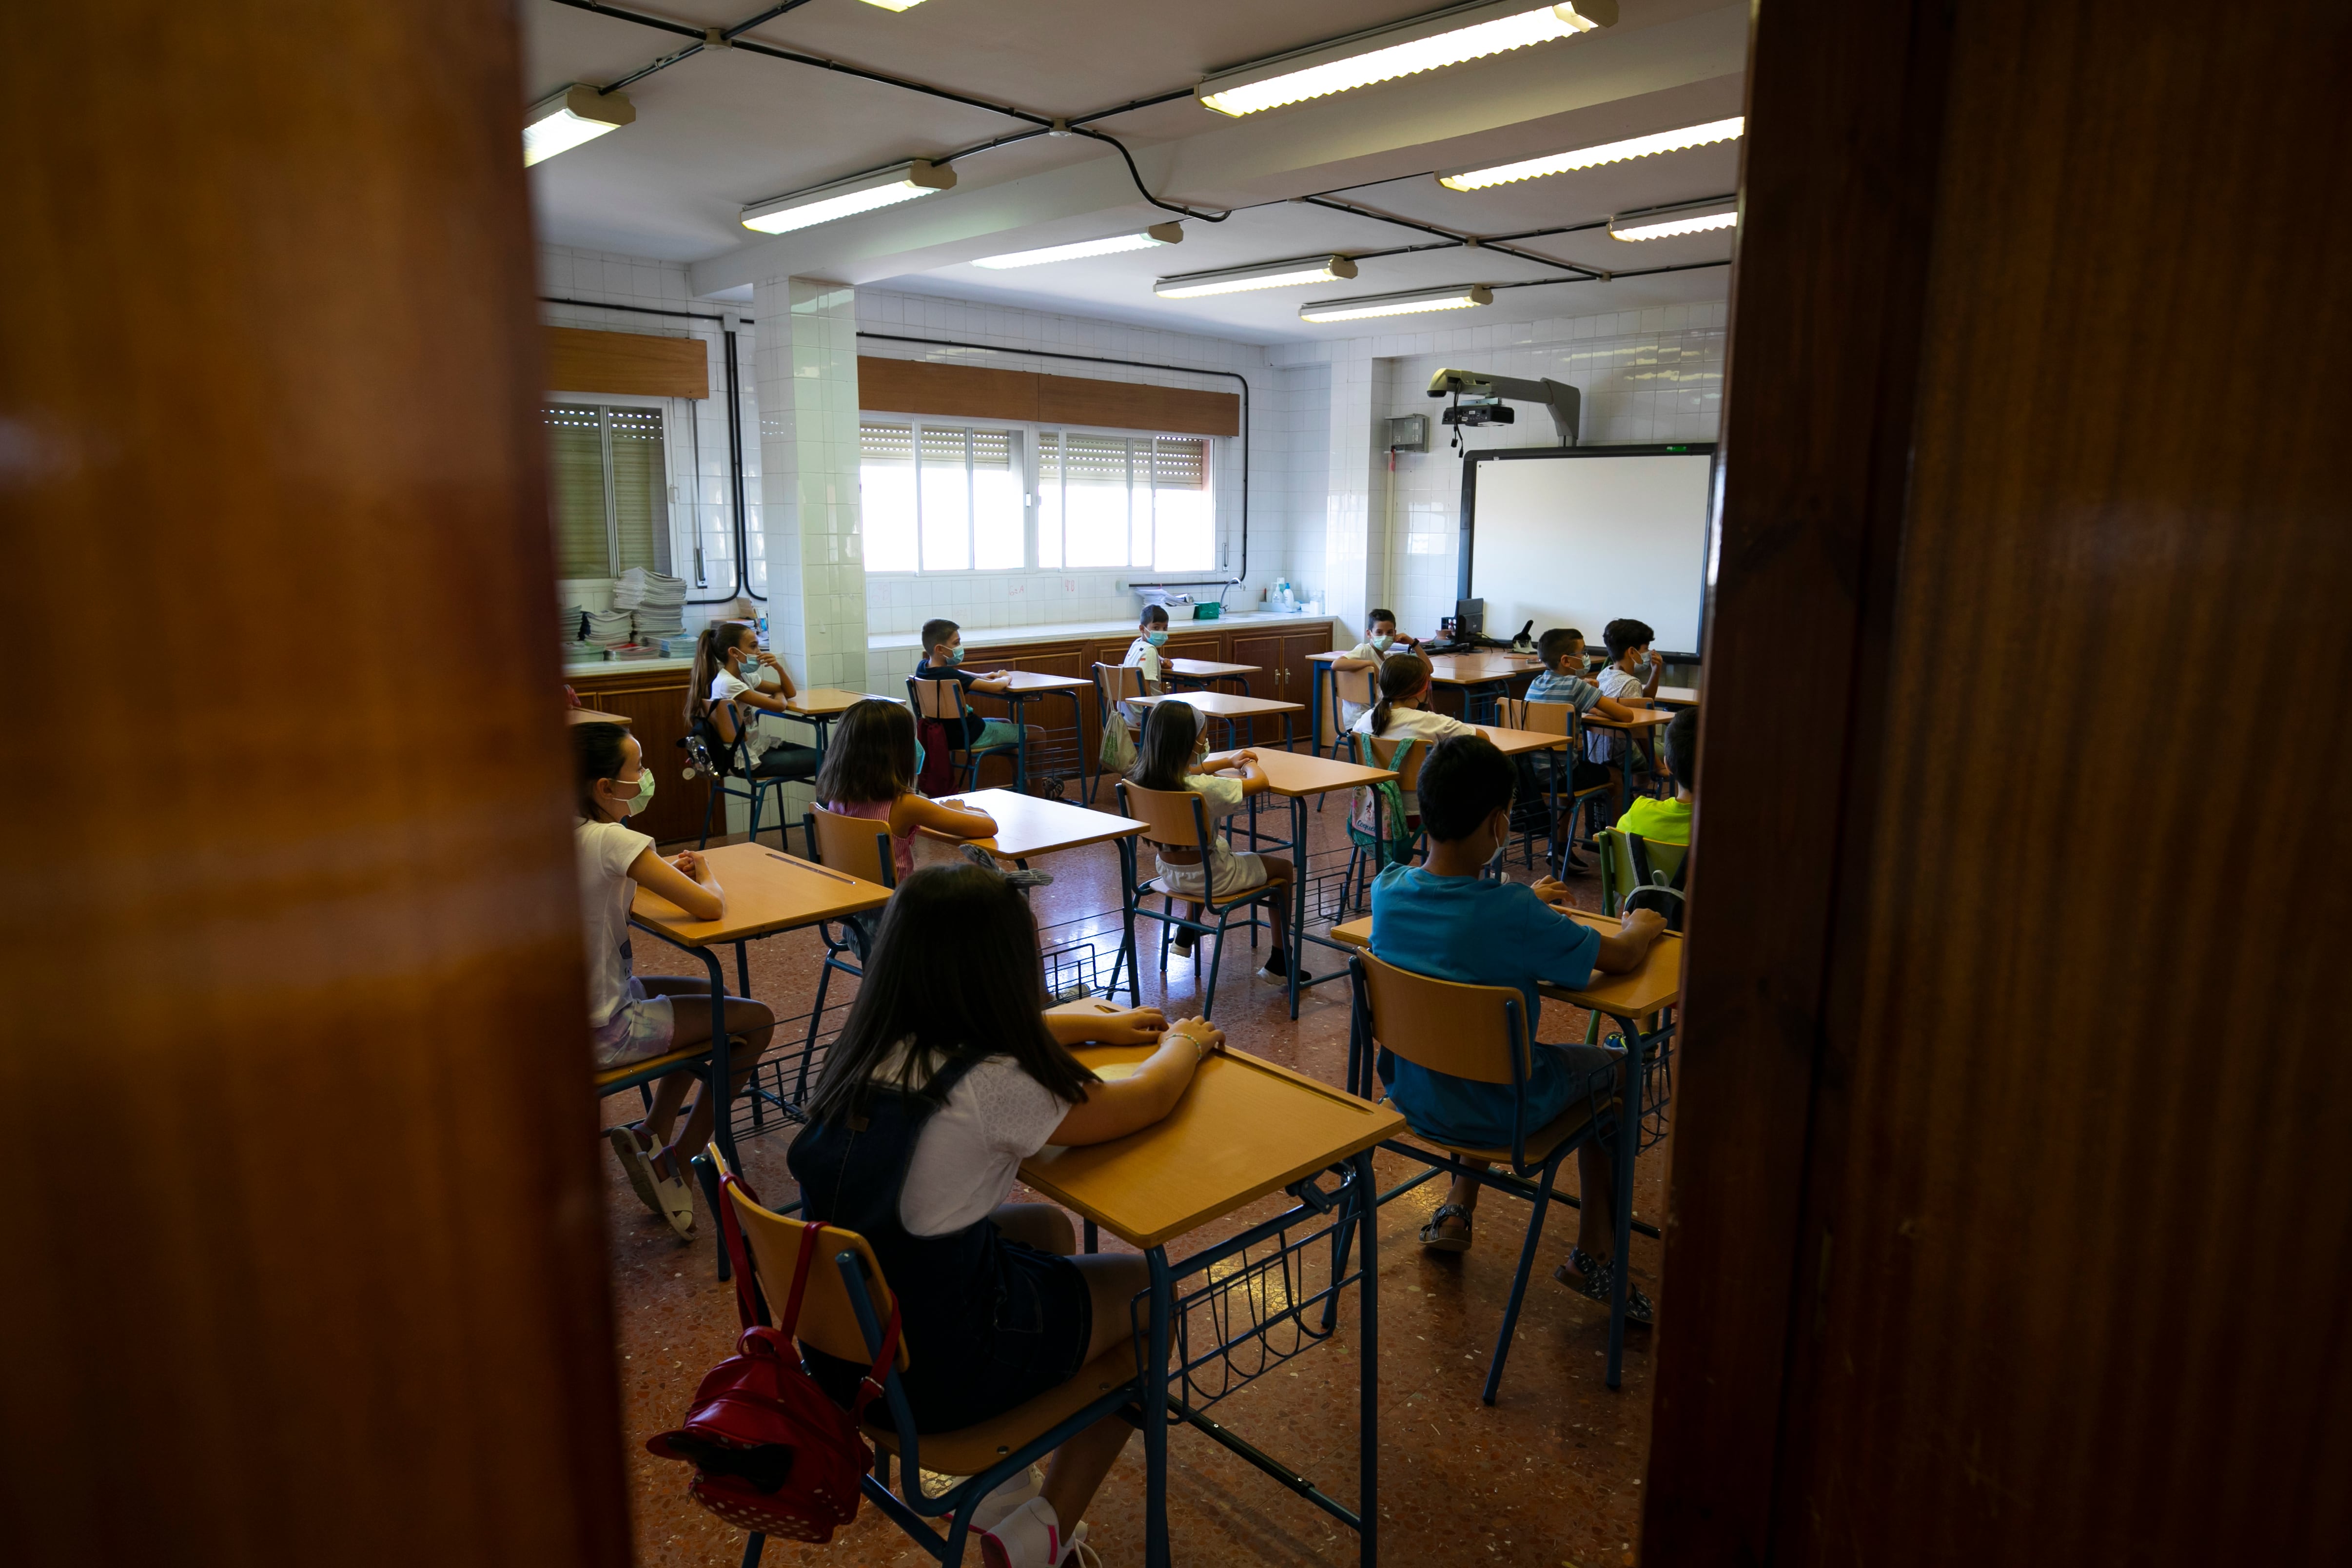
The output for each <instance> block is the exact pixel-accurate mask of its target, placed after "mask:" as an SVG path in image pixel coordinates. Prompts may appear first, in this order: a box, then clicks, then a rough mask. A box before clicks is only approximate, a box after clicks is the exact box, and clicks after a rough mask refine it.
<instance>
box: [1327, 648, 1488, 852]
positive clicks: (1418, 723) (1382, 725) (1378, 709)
mask: <svg viewBox="0 0 2352 1568" xmlns="http://www.w3.org/2000/svg"><path fill="white" fill-rule="evenodd" d="M1428 704H1429V661H1428V660H1427V659H1425V658H1422V657H1421V656H1420V655H1419V654H1417V653H1392V654H1391V655H1389V656H1388V658H1384V659H1382V660H1381V700H1379V701H1378V702H1375V703H1373V704H1372V706H1371V707H1370V709H1368V710H1366V711H1365V713H1364V716H1363V717H1362V718H1360V719H1359V720H1357V721H1356V726H1355V728H1356V733H1358V734H1362V735H1370V736H1371V737H1373V738H1374V739H1375V740H1381V741H1420V742H1424V744H1425V745H1430V746H1433V745H1435V744H1436V743H1437V742H1440V741H1442V740H1444V738H1445V737H1446V736H1448V735H1467V734H1472V733H1475V731H1473V730H1472V729H1471V727H1470V726H1469V725H1467V724H1465V723H1464V722H1463V721H1461V720H1459V719H1449V718H1447V717H1446V716H1445V715H1444V714H1443V713H1433V712H1431V711H1430V710H1429V706H1428ZM1404 809H1405V815H1406V816H1409V817H1411V818H1412V819H1413V820H1415V821H1418V820H1419V819H1420V816H1421V802H1420V800H1419V799H1418V798H1417V797H1416V796H1415V795H1414V793H1413V792H1412V790H1406V791H1405V792H1404Z"/></svg>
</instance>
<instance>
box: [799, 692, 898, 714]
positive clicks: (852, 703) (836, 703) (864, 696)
mask: <svg viewBox="0 0 2352 1568" xmlns="http://www.w3.org/2000/svg"><path fill="white" fill-rule="evenodd" d="M902 700H903V699H900V698H896V697H877V696H875V695H874V693H872V692H870V691H835V689H833V688H831V687H829V686H822V687H819V688H818V689H815V690H814V691H803V692H802V693H801V694H800V695H799V696H798V697H795V698H793V700H791V701H789V702H787V703H785V704H784V711H785V712H787V713H798V714H801V715H802V716H803V717H805V718H810V719H830V718H833V717H834V716H835V715H836V714H840V713H845V712H846V711H848V710H850V709H852V708H854V707H856V705H857V704H859V703H860V702H868V701H872V702H898V701H902Z"/></svg>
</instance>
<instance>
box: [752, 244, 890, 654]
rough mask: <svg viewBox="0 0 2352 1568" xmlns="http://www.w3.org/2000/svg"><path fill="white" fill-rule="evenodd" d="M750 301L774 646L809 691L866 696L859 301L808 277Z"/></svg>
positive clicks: (760, 288)
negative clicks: (755, 336)
mask: <svg viewBox="0 0 2352 1568" xmlns="http://www.w3.org/2000/svg"><path fill="white" fill-rule="evenodd" d="M751 293H752V317H753V320H754V321H755V322H756V324H757V326H758V329H759V355H758V360H757V366H758V381H759V387H760V465H761V509H760V510H761V514H762V517H761V525H762V528H763V530H764V531H765V534H766V537H767V545H768V622H769V636H770V641H771V642H772V645H773V647H774V648H775V650H776V654H777V657H778V658H782V659H783V660H785V662H786V664H787V666H788V667H789V668H791V670H792V672H793V679H795V680H797V681H798V682H799V683H800V684H801V685H802V687H803V688H812V687H821V686H824V687H837V688H840V689H845V690H849V691H861V690H864V689H866V685H867V684H868V683H867V679H866V562H865V550H864V540H863V537H862V535H861V532H860V529H859V524H858V514H857V456H858V453H857V318H856V294H855V292H854V291H853V290H852V289H851V288H850V287H849V285H847V284H845V283H826V282H821V281H818V280H816V279H808V278H772V279H765V280H763V281H761V282H757V283H755V284H754V285H753V286H752V290H751Z"/></svg>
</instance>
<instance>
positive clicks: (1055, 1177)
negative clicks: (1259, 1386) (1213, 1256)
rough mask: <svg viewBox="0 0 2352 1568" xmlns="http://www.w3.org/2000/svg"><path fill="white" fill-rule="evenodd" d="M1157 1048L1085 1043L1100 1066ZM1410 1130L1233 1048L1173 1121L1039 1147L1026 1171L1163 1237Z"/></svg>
mask: <svg viewBox="0 0 2352 1568" xmlns="http://www.w3.org/2000/svg"><path fill="white" fill-rule="evenodd" d="M1151 1050H1152V1047H1150V1046H1089V1047H1081V1048H1080V1049H1079V1050H1078V1051H1076V1053H1075V1054H1076V1057H1077V1058H1078V1059H1079V1060H1080V1061H1082V1062H1084V1063H1086V1064H1087V1066H1088V1067H1090V1068H1096V1069H1097V1070H1099V1069H1101V1068H1106V1067H1109V1066H1112V1065H1114V1064H1118V1063H1127V1062H1139V1061H1141V1060H1143V1059H1144V1058H1146V1057H1149V1056H1150V1054H1151ZM1402 1131H1404V1118H1403V1116H1402V1115H1401V1114H1400V1113H1398V1112H1397V1111H1395V1110H1391V1109H1389V1108H1388V1107H1385V1106H1379V1105H1374V1104H1372V1103H1371V1102H1370V1101H1369V1100H1358V1099H1357V1098H1356V1097H1355V1096H1354V1095H1351V1094H1346V1093H1343V1092H1341V1091H1340V1090H1339V1089H1333V1088H1332V1087H1331V1086H1330V1085H1328V1084H1326V1083H1318V1082H1317V1081H1316V1080H1315V1079H1311V1078H1307V1077H1306V1076H1305V1075H1303V1074H1300V1073H1295V1072H1292V1071H1291V1070H1290V1069H1289V1068H1280V1067H1276V1066H1275V1064H1274V1063H1272V1062H1269V1061H1265V1060H1263V1059H1261V1058H1257V1057H1254V1056H1251V1055H1250V1054H1249V1053H1247V1052H1246V1051H1234V1050H1228V1051H1223V1052H1220V1053H1218V1054H1216V1055H1214V1056H1212V1057H1210V1058H1208V1060H1206V1061H1204V1062H1202V1064H1201V1070H1200V1071H1199V1072H1198V1073H1197V1074H1195V1075H1194V1077H1193V1079H1192V1085H1191V1086H1190V1087H1189V1088H1187V1089H1185V1091H1184V1098H1183V1099H1182V1100H1178V1101H1177V1102H1176V1109H1175V1110H1172V1111H1171V1112H1169V1114H1168V1117H1167V1119H1166V1120H1165V1121H1160V1122H1158V1123H1155V1124H1154V1125H1152V1126H1150V1127H1147V1128H1145V1129H1143V1130H1142V1131H1139V1132H1130V1133H1129V1134H1128V1135H1127V1136H1126V1137H1124V1138H1121V1139H1118V1141H1116V1142H1110V1143H1090V1144H1087V1145H1086V1146H1084V1147H1082V1148H1076V1149H1063V1148H1054V1147H1050V1146H1049V1147H1047V1148H1045V1149H1043V1150H1040V1151H1039V1152H1037V1153H1035V1154H1034V1155H1032V1156H1031V1157H1030V1158H1028V1159H1027V1160H1024V1161H1023V1162H1022V1164H1021V1179H1022V1180H1023V1181H1024V1182H1026V1183H1028V1184H1029V1185H1030V1186H1032V1187H1034V1188H1035V1189H1036V1190H1037V1191H1038V1192H1040V1193H1042V1194H1045V1196H1047V1197H1049V1198H1052V1199H1053V1200H1054V1201H1055V1202H1056V1203H1058V1204H1061V1205H1065V1206H1066V1207H1068V1208H1071V1209H1074V1210H1076V1212H1077V1213H1079V1214H1081V1215H1085V1216H1086V1217H1087V1218H1088V1219H1090V1220H1093V1221H1094V1222H1095V1223H1096V1224H1097V1225H1099V1226H1102V1227H1103V1228H1104V1229H1105V1230H1108V1231H1109V1232H1110V1233H1111V1234H1112V1235H1113V1236H1116V1237H1119V1238H1120V1239H1121V1240H1123V1241H1125V1242H1127V1243H1128V1244H1129V1245H1130V1246H1133V1247H1159V1246H1161V1245H1163V1244H1164V1243H1166V1242H1168V1241H1170V1240H1171V1239H1173V1238H1174V1237H1180V1236H1182V1235H1183V1234H1184V1233H1185V1232H1187V1231H1191V1230H1197V1229H1198V1228H1200V1227H1201V1226H1203V1225H1206V1224H1208V1223H1210V1222H1211V1221H1213V1220H1215V1219H1217V1218H1219V1217H1220V1216H1222V1215H1229V1214H1231V1213H1233V1212H1234V1210H1235V1209H1238V1208H1240V1207H1242V1206H1243V1205H1245V1204H1250V1203H1254V1202H1255V1201H1256V1200H1257V1199H1259V1198H1262V1197H1264V1196H1265V1194H1268V1193H1274V1192H1279V1191H1281V1190H1282V1189H1283V1188H1284V1187H1286V1186H1288V1185H1289V1184H1291V1183H1293V1182H1295V1181H1297V1180H1298V1179H1299V1178H1300V1177H1301V1176H1307V1175H1312V1174H1313V1173H1316V1172H1317V1171H1319V1170H1321V1169H1322V1168H1323V1167H1324V1166H1326V1165H1329V1164H1332V1163H1336V1162H1338V1161H1340V1160H1344V1159H1346V1158H1347V1157H1348V1156H1349V1155H1351V1154H1354V1153H1357V1152H1360V1151H1362V1150H1365V1149H1369V1148H1370V1147H1371V1146H1372V1145H1373V1144H1375V1143H1378V1142H1381V1140H1382V1139H1384V1138H1393V1137H1395V1136H1397V1135H1398V1134H1399V1133H1401V1132H1402Z"/></svg>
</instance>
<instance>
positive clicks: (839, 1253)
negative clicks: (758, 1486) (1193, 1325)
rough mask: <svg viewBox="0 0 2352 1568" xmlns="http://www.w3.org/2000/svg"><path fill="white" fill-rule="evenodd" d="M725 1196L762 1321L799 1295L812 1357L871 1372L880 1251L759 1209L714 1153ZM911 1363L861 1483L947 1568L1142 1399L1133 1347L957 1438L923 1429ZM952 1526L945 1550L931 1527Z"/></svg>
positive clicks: (752, 1556)
mask: <svg viewBox="0 0 2352 1568" xmlns="http://www.w3.org/2000/svg"><path fill="white" fill-rule="evenodd" d="M709 1159H710V1161H711V1162H712V1163H713V1164H714V1165H715V1166H716V1167H717V1170H718V1174H719V1188H720V1191H721V1193H722V1194H723V1199H722V1203H723V1206H722V1207H721V1208H720V1211H719V1224H720V1226H721V1227H722V1228H723V1229H724V1230H725V1231H726V1234H727V1240H728V1243H729V1246H730V1249H740V1254H739V1259H738V1262H737V1265H736V1270H735V1273H736V1278H737V1279H738V1280H739V1281H740V1284H739V1285H738V1287H737V1289H739V1290H741V1291H743V1292H745V1297H744V1300H746V1301H747V1302H748V1303H749V1307H748V1310H750V1312H751V1315H752V1316H753V1318H754V1319H755V1320H756V1321H760V1322H763V1323H771V1324H772V1323H773V1321H774V1317H775V1314H774V1310H773V1309H774V1308H775V1306H776V1305H777V1304H778V1303H779V1302H780V1301H782V1300H787V1299H789V1297H790V1296H791V1295H792V1293H793V1291H794V1290H795V1289H798V1290H799V1291H800V1293H801V1310H800V1320H799V1321H798V1323H797V1324H796V1325H795V1327H794V1338H796V1339H797V1340H798V1341H799V1342H800V1343H801V1344H802V1346H803V1348H805V1349H813V1350H818V1351H822V1352H824V1353H825V1354H827V1355H831V1356H837V1357H839V1358H840V1359H841V1360H843V1361H849V1362H858V1363H872V1362H873V1361H874V1360H875V1358H877V1356H879V1355H880V1354H881V1353H882V1347H883V1343H884V1339H883V1336H884V1334H885V1332H886V1330H885V1329H884V1327H883V1324H884V1322H885V1321H886V1320H889V1319H894V1318H895V1316H896V1312H897V1308H896V1298H895V1297H893V1296H892V1295H891V1293H890V1283H889V1281H888V1280H887V1279H885V1278H883V1274H882V1266H881V1265H880V1264H879V1263H878V1262H877V1261H876V1260H875V1257H874V1249H873V1248H872V1247H868V1246H867V1245H866V1238H865V1237H862V1236H859V1235H858V1234H857V1233H856V1231H849V1230H840V1229H837V1228H835V1227H834V1226H823V1225H811V1224H808V1223H806V1222H804V1221H801V1220H796V1219H791V1218H787V1217H786V1216H785V1215H781V1214H778V1213H776V1212H775V1211H774V1210H772V1209H769V1208H767V1207H764V1206H763V1205H761V1203H760V1202H759V1200H758V1199H757V1198H756V1197H754V1196H753V1195H752V1194H751V1191H750V1189H749V1188H747V1187H746V1186H745V1185H744V1184H743V1182H742V1180H741V1178H740V1177H739V1176H737V1175H736V1173H734V1172H733V1171H731V1170H730V1169H729V1168H728V1167H727V1163H726V1160H725V1158H724V1156H722V1155H721V1154H720V1153H719V1149H718V1147H717V1145H715V1144H714V1145H713V1146H712V1147H711V1150H710V1152H709ZM912 1364H913V1356H912V1353H911V1352H909V1351H908V1348H907V1343H906V1342H905V1341H904V1340H901V1341H899V1342H898V1355H897V1357H896V1358H895V1364H893V1365H892V1366H891V1367H890V1369H889V1370H888V1372H887V1373H886V1374H885V1376H884V1382H883V1385H882V1397H881V1399H879V1400H877V1402H876V1403H875V1404H874V1405H868V1406H867V1407H866V1432H865V1436H866V1439H867V1440H868V1441H870V1442H872V1443H873V1444H874V1445H875V1446H876V1447H877V1450H878V1451H877V1453H876V1455H875V1458H874V1472H873V1474H871V1475H868V1476H866V1477H865V1478H863V1479H862V1481H861V1482H860V1485H861V1486H862V1488H863V1489H864V1491H865V1495H866V1500H867V1501H868V1502H870V1503H872V1504H873V1505H874V1506H875V1507H876V1508H877V1509H880V1510H882V1511H883V1512H884V1513H886V1514H887V1515H889V1517H890V1520H891V1522H893V1523H895V1524H896V1525H898V1528H899V1529H901V1530H903V1531H906V1532H907V1534H908V1536H909V1537H910V1538H912V1539H913V1540H914V1542H915V1543H916V1544H917V1545H919V1546H920V1547H922V1548H923V1550H925V1551H926V1552H929V1553H930V1554H931V1555H932V1556H933V1557H935V1558H937V1559H938V1560H939V1561H940V1563H942V1564H943V1565H944V1568H959V1564H961V1563H962V1562H963V1560H964V1554H965V1549H966V1548H967V1547H968V1546H969V1545H970V1544H971V1516H972V1513H973V1510H976V1509H977V1508H979V1506H980V1501H981V1500H982V1498H984V1497H986V1496H987V1495H988V1494H989V1493H990V1492H992V1491H993V1490H995V1489H997V1488H998V1487H1000V1486H1002V1485H1003V1484H1004V1483H1005V1482H1006V1481H1008V1480H1011V1479H1013V1478H1014V1477H1016V1476H1019V1475H1022V1474H1023V1473H1024V1472H1025V1471H1026V1470H1027V1469H1028V1468H1029V1467H1030V1466H1031V1465H1033V1464H1034V1463H1035V1462H1037V1461H1038V1460H1039V1459H1042V1458H1045V1456H1046V1455H1047V1454H1049V1453H1051V1452H1053V1451H1054V1450H1055V1448H1057V1447H1061V1446H1062V1445H1063V1444H1064V1443H1066V1442H1067V1441H1069V1439H1071V1438H1072V1437H1075V1436H1077V1435H1078V1434H1079V1433H1080V1432H1082V1431H1084V1430H1086V1429H1087V1427H1088V1426H1093V1425H1094V1424H1095V1423H1096V1422H1097V1421H1099V1420H1101V1419H1102V1418H1103V1417H1104V1416H1106V1415H1111V1414H1112V1413H1114V1412H1116V1411H1117V1410H1118V1409H1119V1407H1120V1406H1122V1405H1128V1404H1129V1403H1130V1402H1134V1401H1138V1400H1139V1398H1140V1395H1141V1386H1140V1384H1141V1380H1140V1376H1139V1371H1138V1368H1137V1366H1136V1352H1135V1342H1134V1341H1132V1340H1129V1341H1127V1342H1124V1343H1122V1344H1119V1345H1118V1346H1116V1347H1114V1348H1113V1349H1110V1350H1108V1351H1105V1352H1103V1353H1102V1354H1100V1355H1098V1356H1097V1357H1096V1358H1095V1359H1094V1360H1092V1361H1090V1362H1088V1363H1087V1364H1086V1365H1084V1366H1082V1367H1080V1368H1079V1369H1078V1374H1077V1375H1076V1377H1074V1378H1072V1379H1070V1381H1069V1382H1067V1383H1066V1384H1062V1385H1061V1386H1060V1387H1058V1388H1052V1389H1048V1390H1047V1391H1046V1392H1045V1393H1044V1394H1039V1395H1038V1396H1037V1397H1036V1398H1034V1399H1033V1400H1031V1401H1029V1403H1027V1404H1026V1405H1019V1406H1017V1407H1015V1408H1014V1409H1012V1410H1009V1411H1007V1412H1005V1413H1004V1414H1003V1415H999V1416H997V1417H996V1418H995V1419H993V1420H991V1421H984V1422H982V1423H981V1424H980V1425H979V1426H967V1427H965V1428H963V1429H962V1430H961V1431H959V1432H933V1433H930V1434H929V1435H928V1436H924V1435H921V1434H918V1433H917V1432H916V1430H915V1422H914V1417H913V1415H911V1414H910V1413H909V1412H908V1408H907V1396H906V1391H905V1388H904V1385H903V1384H900V1382H899V1381H898V1380H899V1377H900V1375H901V1374H902V1373H905V1372H906V1371H907V1369H908V1367H909V1366H910V1365H912ZM892 1455H896V1456H897V1457H898V1487H897V1489H895V1490H894V1489H892V1488H891V1485H890V1457H891V1456H892ZM926 1471H929V1473H930V1474H932V1475H934V1476H948V1477H953V1478H956V1484H955V1485H953V1486H950V1487H949V1488H948V1489H946V1490H944V1491H942V1492H940V1493H938V1494H937V1495H936V1496H934V1495H930V1494H929V1493H928V1492H927V1491H926V1489H925V1488H924V1486H923V1477H924V1473H925V1472H926ZM933 1520H944V1521H946V1523H947V1539H946V1540H945V1541H944V1542H942V1541H941V1540H940V1532H939V1530H938V1528H937V1527H936V1526H934V1525H933V1524H932V1523H931V1522H930V1521H933ZM765 1544H766V1542H765V1540H764V1538H763V1537H761V1536H759V1535H756V1534H755V1535H753V1536H752V1537H751V1540H750V1541H749V1542H747V1543H746V1544H745V1546H744V1550H743V1568H752V1564H754V1563H758V1562H759V1561H760V1555H761V1551H762V1549H763V1548H764V1546H765Z"/></svg>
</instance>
